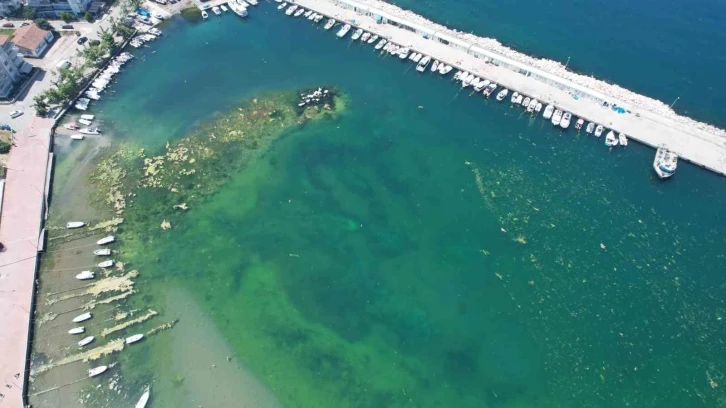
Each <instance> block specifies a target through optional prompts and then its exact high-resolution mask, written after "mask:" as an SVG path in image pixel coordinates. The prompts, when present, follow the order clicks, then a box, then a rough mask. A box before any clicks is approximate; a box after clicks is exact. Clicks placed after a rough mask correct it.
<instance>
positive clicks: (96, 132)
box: [78, 127, 101, 135]
mask: <svg viewBox="0 0 726 408" xmlns="http://www.w3.org/2000/svg"><path fill="white" fill-rule="evenodd" d="M78 132H79V133H83V134H84V135H100V134H101V129H99V128H95V127H92V128H83V129H81V130H79V131H78Z"/></svg>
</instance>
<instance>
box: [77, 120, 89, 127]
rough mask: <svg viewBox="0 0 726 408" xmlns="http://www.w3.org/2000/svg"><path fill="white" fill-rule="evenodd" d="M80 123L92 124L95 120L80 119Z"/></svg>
mask: <svg viewBox="0 0 726 408" xmlns="http://www.w3.org/2000/svg"><path fill="white" fill-rule="evenodd" d="M78 123H80V124H81V125H86V126H91V123H93V122H91V121H90V120H88V119H78Z"/></svg>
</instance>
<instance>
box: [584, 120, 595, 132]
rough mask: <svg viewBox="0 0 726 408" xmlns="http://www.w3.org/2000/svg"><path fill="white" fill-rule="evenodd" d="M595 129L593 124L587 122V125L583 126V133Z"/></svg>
mask: <svg viewBox="0 0 726 408" xmlns="http://www.w3.org/2000/svg"><path fill="white" fill-rule="evenodd" d="M594 130H595V124H594V123H592V122H590V123H588V124H587V127H586V128H585V133H592V132H593V131H594Z"/></svg>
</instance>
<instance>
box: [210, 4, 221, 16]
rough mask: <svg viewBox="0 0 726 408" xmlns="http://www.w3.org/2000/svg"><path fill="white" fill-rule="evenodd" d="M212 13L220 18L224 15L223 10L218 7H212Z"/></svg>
mask: <svg viewBox="0 0 726 408" xmlns="http://www.w3.org/2000/svg"><path fill="white" fill-rule="evenodd" d="M212 12H213V13H214V14H216V15H218V16H221V15H222V10H220V9H219V7H217V6H214V7H212Z"/></svg>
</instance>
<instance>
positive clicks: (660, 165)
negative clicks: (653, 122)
mask: <svg viewBox="0 0 726 408" xmlns="http://www.w3.org/2000/svg"><path fill="white" fill-rule="evenodd" d="M677 167H678V154H676V153H675V152H674V151H672V150H670V149H668V146H666V145H664V144H663V145H660V146H658V150H657V151H656V152H655V159H653V170H655V172H656V174H658V177H660V178H662V179H667V178H669V177H670V176H672V175H673V173H675V172H676V168H677Z"/></svg>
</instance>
